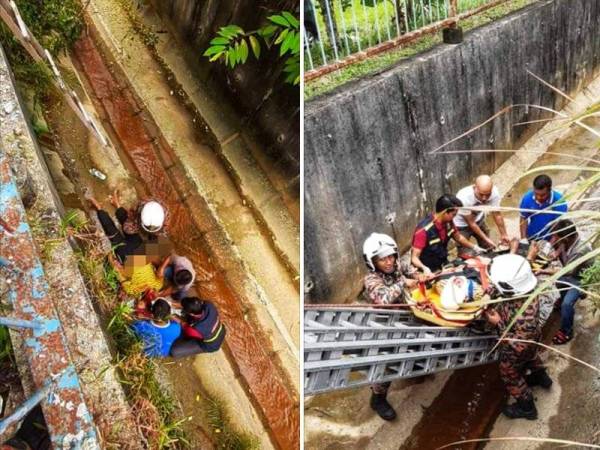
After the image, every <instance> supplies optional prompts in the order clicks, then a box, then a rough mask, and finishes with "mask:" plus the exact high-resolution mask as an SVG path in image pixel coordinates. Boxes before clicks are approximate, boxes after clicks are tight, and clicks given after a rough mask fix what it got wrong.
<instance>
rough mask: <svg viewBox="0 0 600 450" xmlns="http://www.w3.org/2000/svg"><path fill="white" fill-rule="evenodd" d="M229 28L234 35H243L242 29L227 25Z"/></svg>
mask: <svg viewBox="0 0 600 450" xmlns="http://www.w3.org/2000/svg"><path fill="white" fill-rule="evenodd" d="M229 27H230V28H231V30H232V32H233V33H235V34H236V35H238V34H244V33H245V31H244V29H243V28H242V27H238V26H237V25H229Z"/></svg>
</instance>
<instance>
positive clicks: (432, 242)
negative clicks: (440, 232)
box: [429, 238, 442, 245]
mask: <svg viewBox="0 0 600 450" xmlns="http://www.w3.org/2000/svg"><path fill="white" fill-rule="evenodd" d="M438 242H442V240H441V239H440V238H437V239H432V240H431V241H429V245H433V244H437V243H438Z"/></svg>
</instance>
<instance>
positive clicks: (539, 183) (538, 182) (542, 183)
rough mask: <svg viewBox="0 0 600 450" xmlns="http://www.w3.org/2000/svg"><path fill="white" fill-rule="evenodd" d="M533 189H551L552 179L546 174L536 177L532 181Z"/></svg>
mask: <svg viewBox="0 0 600 450" xmlns="http://www.w3.org/2000/svg"><path fill="white" fill-rule="evenodd" d="M533 188H534V189H538V190H539V189H552V178H550V177H549V176H548V175H546V174H542V175H538V176H537V177H535V178H534V179H533Z"/></svg>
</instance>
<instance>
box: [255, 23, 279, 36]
mask: <svg viewBox="0 0 600 450" xmlns="http://www.w3.org/2000/svg"><path fill="white" fill-rule="evenodd" d="M278 29H279V27H276V26H275V25H267V26H266V27H263V28H260V29H259V30H258V34H260V35H261V36H262V37H264V38H268V37H270V36H273V34H275V32H276V31H277V30H278Z"/></svg>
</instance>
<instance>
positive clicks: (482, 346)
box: [304, 307, 498, 395]
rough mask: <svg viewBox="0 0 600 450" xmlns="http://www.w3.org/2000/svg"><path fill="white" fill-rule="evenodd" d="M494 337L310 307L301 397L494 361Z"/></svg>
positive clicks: (399, 315) (404, 316) (395, 314)
mask: <svg viewBox="0 0 600 450" xmlns="http://www.w3.org/2000/svg"><path fill="white" fill-rule="evenodd" d="M496 339H497V337H496V336H495V335H481V334H475V333H473V332H472V331H470V330H469V329H467V328H450V327H439V326H432V325H427V324H424V323H423V322H419V321H418V320H417V319H415V317H414V316H413V315H412V313H411V312H410V311H408V310H389V309H378V308H376V307H364V308H361V307H358V308H357V307H338V308H336V307H333V308H332V307H323V308H311V307H308V308H307V309H305V311H304V393H305V395H313V394H319V393H324V392H329V391H333V390H337V389H344V388H351V387H357V386H364V385H369V384H372V383H376V382H378V383H381V382H385V381H391V380H396V379H401V378H411V377H416V376H419V375H426V374H430V373H434V372H439V371H442V370H453V369H459V368H465V367H471V366H476V365H480V364H486V363H489V362H493V361H495V360H496V359H497V356H498V355H497V352H493V353H490V351H491V349H492V348H493V346H494V344H495V343H496Z"/></svg>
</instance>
